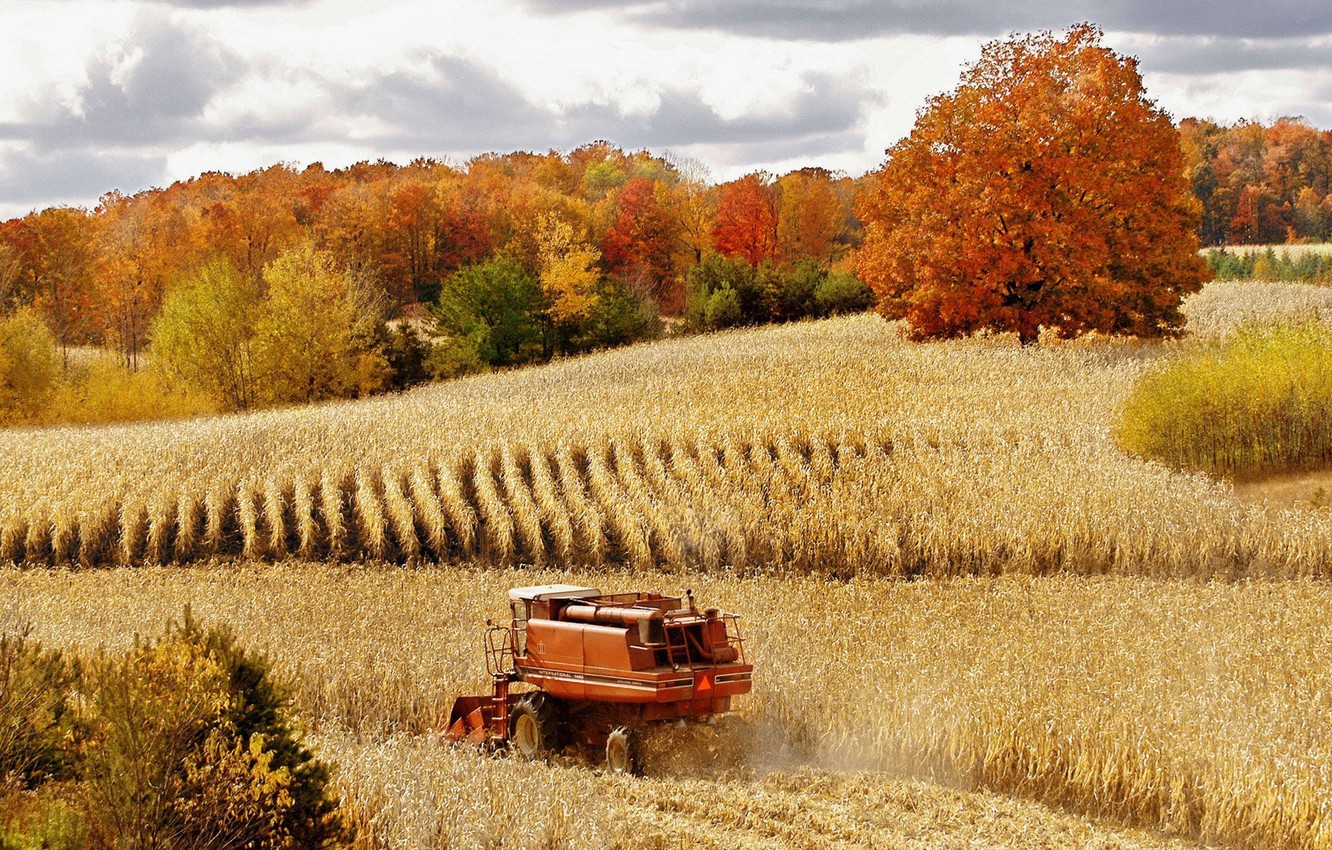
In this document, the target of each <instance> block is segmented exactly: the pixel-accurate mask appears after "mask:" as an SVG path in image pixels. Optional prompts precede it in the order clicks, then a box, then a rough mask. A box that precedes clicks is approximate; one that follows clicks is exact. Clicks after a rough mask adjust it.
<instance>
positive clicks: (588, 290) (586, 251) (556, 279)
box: [537, 213, 601, 324]
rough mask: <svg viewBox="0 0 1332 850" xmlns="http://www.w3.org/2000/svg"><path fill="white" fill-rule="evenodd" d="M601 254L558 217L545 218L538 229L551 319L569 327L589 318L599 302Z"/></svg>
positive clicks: (541, 267)
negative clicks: (570, 323)
mask: <svg viewBox="0 0 1332 850" xmlns="http://www.w3.org/2000/svg"><path fill="white" fill-rule="evenodd" d="M600 260H601V252H600V251H598V250H597V249H596V248H594V247H592V246H591V245H589V244H588V243H587V242H585V241H583V240H582V239H579V238H578V237H577V236H575V234H574V230H573V227H572V226H571V225H570V224H569V223H568V222H567V221H565V220H564V219H562V218H560V217H559V216H557V215H553V214H550V213H547V214H545V215H542V216H541V219H540V221H539V223H538V227H537V264H538V266H539V268H540V272H541V289H542V291H544V292H545V294H546V298H547V299H549V301H550V318H551V320H552V321H554V322H555V323H556V324H567V323H569V322H574V321H577V320H579V319H583V318H585V317H586V316H587V314H588V311H590V310H591V309H592V306H593V304H594V303H595V302H596V292H595V288H596V285H597V281H598V280H600V278H601V271H600V269H598V267H597V266H598V263H599V262H600Z"/></svg>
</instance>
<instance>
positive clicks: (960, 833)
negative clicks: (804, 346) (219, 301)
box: [0, 562, 1332, 848]
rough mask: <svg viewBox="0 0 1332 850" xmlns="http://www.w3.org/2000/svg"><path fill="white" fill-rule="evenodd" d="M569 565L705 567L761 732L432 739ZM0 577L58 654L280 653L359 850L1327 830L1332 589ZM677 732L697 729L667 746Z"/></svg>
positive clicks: (379, 572) (345, 572)
mask: <svg viewBox="0 0 1332 850" xmlns="http://www.w3.org/2000/svg"><path fill="white" fill-rule="evenodd" d="M557 580H569V581H575V582H594V583H596V584H598V585H599V586H601V587H602V588H603V589H608V590H609V589H627V588H631V587H640V586H641V587H653V588H658V589H663V590H677V591H678V590H682V589H683V587H684V585H685V584H686V583H687V584H688V586H690V587H692V589H693V590H694V592H695V593H696V594H697V595H698V596H699V598H700V599H701V600H707V601H708V602H719V603H721V604H722V605H723V606H725V607H728V608H731V609H734V610H737V611H739V612H741V613H742V614H743V615H744V617H745V623H744V625H745V628H746V633H747V635H748V638H749V649H750V652H751V653H752V656H753V659H754V661H755V663H756V664H757V665H758V670H759V671H760V673H761V675H760V676H756V680H755V691H754V693H753V694H752V695H751V696H750V697H748V698H746V700H745V703H746V704H745V706H744V717H743V720H742V722H741V723H739V724H736V725H734V726H731V725H726V726H723V731H722V732H721V733H720V734H721V737H720V739H719V740H717V741H714V742H712V743H713V749H715V750H717V751H719V752H718V758H717V759H716V760H714V759H713V758H711V757H709V758H708V759H706V760H704V759H696V758H695V755H696V754H698V753H709V752H710V750H709V748H708V747H707V746H705V745H703V743H701V741H700V737H699V735H700V733H699V731H698V730H689V729H687V730H684V731H683V732H680V733H676V732H674V730H672V731H671V732H668V733H667V735H666V737H665V740H664V741H658V742H656V743H657V744H658V746H659V747H661V748H662V749H664V750H666V751H667V752H665V754H657V753H654V755H656V756H657V762H656V763H655V767H654V766H650V767H649V773H650V774H656V775H655V776H650V778H648V779H645V780H637V781H636V780H631V779H623V778H618V777H610V776H606V775H603V774H602V773H601V772H600V771H599V770H598V769H597V768H595V767H594V766H592V765H589V764H587V763H584V762H582V761H581V760H578V759H574V758H572V757H571V758H569V759H567V760H565V761H563V762H561V763H559V764H556V765H554V766H542V765H531V764H527V763H522V762H518V761H516V760H510V759H493V758H486V757H484V756H480V755H476V754H473V753H471V752H468V751H457V750H453V749H450V748H448V747H444V746H442V745H441V744H440V743H439V742H438V740H437V738H436V737H434V736H432V735H431V734H430V730H431V729H432V728H434V727H436V726H437V725H438V718H439V715H440V713H441V712H446V711H447V709H448V706H449V704H450V703H451V701H452V699H453V697H454V696H456V695H457V694H459V693H464V692H473V691H479V690H481V689H484V687H485V686H486V684H487V683H486V679H485V674H484V664H483V661H482V654H481V630H482V628H483V623H484V619H485V618H486V617H488V616H499V615H500V614H501V613H502V611H503V599H504V593H505V591H506V590H507V589H508V588H509V587H510V586H513V585H516V584H523V583H528V582H540V581H557ZM0 581H2V582H3V588H4V589H3V598H4V600H5V602H4V609H3V611H4V619H3V621H2V623H0V624H2V625H3V626H4V627H5V628H6V629H12V628H15V627H17V626H18V625H20V624H22V623H32V624H33V626H34V627H35V630H36V636H37V637H39V638H41V639H43V640H45V641H47V642H50V643H53V644H61V645H77V646H82V647H94V646H98V645H106V646H108V647H116V646H121V645H125V644H128V643H129V642H130V641H132V639H133V634H134V633H135V632H136V631H139V632H141V633H145V634H153V633H156V632H157V631H159V630H160V624H161V623H162V622H164V621H165V620H166V619H167V618H169V617H172V616H177V617H178V616H179V615H180V612H181V611H182V610H183V606H184V605H185V604H186V603H189V604H190V605H191V606H192V609H193V611H194V612H195V614H196V615H198V616H200V617H201V618H203V619H204V620H206V621H216V620H223V621H227V622H230V623H232V624H233V625H234V626H235V628H236V630H237V631H238V633H239V634H240V635H241V636H242V637H243V638H244V639H245V640H246V641H247V642H248V643H250V644H251V645H255V646H263V647H266V648H267V649H268V650H269V652H270V653H271V654H272V656H273V657H274V659H275V660H276V661H277V663H278V667H279V669H281V670H283V671H286V672H288V673H289V674H291V675H294V676H295V677H296V678H297V681H298V682H299V688H298V700H297V701H298V704H299V706H300V707H301V709H302V712H303V714H304V717H305V720H306V723H307V725H308V726H309V727H310V728H311V729H312V730H313V731H314V732H315V733H316V740H317V741H319V742H320V745H321V747H322V753H323V755H324V756H325V757H328V758H330V759H332V760H333V761H334V762H336V763H337V764H338V765H339V766H340V767H339V772H338V781H339V784H340V787H342V788H343V790H344V793H346V794H347V795H348V803H349V805H350V808H351V810H352V811H353V812H355V813H356V814H357V817H358V822H359V823H361V824H362V825H363V826H364V827H365V828H366V833H365V837H364V841H365V843H366V846H387V847H445V846H480V845H481V844H483V843H484V839H485V838H486V837H487V836H495V835H506V836H508V838H509V846H534V845H539V844H540V843H541V840H542V836H549V837H551V838H552V839H553V843H554V845H555V846H594V845H599V844H601V842H602V841H603V840H604V841H606V842H608V843H615V842H616V841H618V842H619V843H621V844H622V845H623V846H654V844H655V845H656V846H677V845H676V844H673V843H671V842H672V836H678V835H680V834H681V833H690V834H693V833H694V832H696V831H699V830H706V832H707V836H706V837H707V838H708V839H709V841H710V842H711V844H708V843H706V842H705V845H704V846H718V847H722V846H742V847H748V846H753V847H761V846H802V845H803V846H826V847H833V846H839V843H840V842H846V843H850V844H852V845H860V846H883V847H897V846H921V847H948V846H973V847H974V846H1009V847H1030V846H1046V847H1160V846H1166V845H1167V844H1168V842H1167V841H1166V840H1165V839H1164V838H1161V837H1157V836H1154V835H1153V834H1151V833H1147V832H1141V831H1134V830H1130V829H1128V828H1127V827H1126V826H1115V825H1114V824H1124V825H1136V826H1138V827H1153V828H1155V829H1159V830H1164V831H1167V832H1175V833H1179V834H1182V835H1186V836H1189V835H1191V836H1203V837H1205V838H1207V839H1209V840H1212V841H1219V842H1223V843H1225V844H1228V845H1232V846H1251V847H1311V848H1312V847H1327V846H1330V842H1332V819H1329V805H1330V804H1329V802H1328V801H1329V800H1330V799H1332V773H1329V769H1328V766H1329V765H1332V662H1329V660H1328V658H1327V654H1326V652H1325V651H1324V648H1325V647H1326V646H1327V645H1328V643H1329V640H1332V622H1329V620H1328V618H1327V616H1326V612H1327V611H1328V610H1329V606H1330V605H1332V588H1329V587H1328V586H1327V585H1326V584H1324V583H1322V582H1310V581H1282V582H1251V583H1197V582H1189V581H1184V582H1180V581H1157V580H1152V579H1142V578H1127V577H1106V578H1083V577H1075V576H1061V577H1016V576H1009V577H997V578H957V579H949V580H937V581H924V582H901V581H894V580H885V579H857V580H852V581H846V582H829V581H827V580H824V579H820V578H816V577H787V578H779V577H761V576H754V577H739V576H731V575H726V574H698V573H689V574H677V573H661V572H626V571H614V570H599V571H594V572H577V573H563V572H550V571H537V570H495V569H484V570H474V569H459V568H437V569H430V570H412V569H403V568H383V567H379V568H366V567H345V566H336V565H320V564H310V563H299V562H293V563H286V564H281V565H276V566H266V567H258V568H241V569H237V568H236V567H235V566H234V565H231V564H220V565H212V566H208V567H195V568H188V569H174V568H141V569H128V570H112V571H84V572H67V571H17V570H10V571H8V572H4V573H3V574H0ZM676 735H678V736H679V737H678V738H677V737H674V736H676ZM680 740H683V741H684V742H685V743H686V744H688V745H690V746H689V748H688V749H686V750H685V751H684V753H683V754H682V753H671V752H669V750H671V749H673V748H674V746H675V743H678V742H679V741H680ZM927 780H928V781H927ZM975 789H989V791H990V792H995V791H998V792H1004V793H1007V794H1012V795H1014V796H1015V797H1016V799H1006V798H1002V797H999V796H996V795H995V794H994V793H979V794H978V793H975ZM534 801H535V802H534ZM575 801H577V802H575ZM1034 801H1046V802H1047V803H1049V804H1054V805H1055V806H1056V808H1053V809H1051V808H1045V807H1044V806H1041V805H1037V804H1036V802H1034ZM1072 811H1079V812H1083V813H1087V814H1092V815H1098V816H1101V817H1102V818H1104V819H1103V820H1098V821H1093V820H1087V819H1086V818H1085V817H1081V816H1074V815H1072V814H1069V813H1068V812H1072ZM1038 839H1039V841H1038ZM1034 841H1035V842H1037V843H1033V842H1034Z"/></svg>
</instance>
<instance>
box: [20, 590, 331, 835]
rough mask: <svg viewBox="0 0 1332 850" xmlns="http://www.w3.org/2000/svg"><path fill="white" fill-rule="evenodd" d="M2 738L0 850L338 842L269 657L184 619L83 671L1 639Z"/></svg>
mask: <svg viewBox="0 0 1332 850" xmlns="http://www.w3.org/2000/svg"><path fill="white" fill-rule="evenodd" d="M76 686H77V691H78V694H79V699H78V701H77V703H73V702H72V695H73V694H74V692H75V690H76ZM71 705H77V710H76V709H74V708H71ZM0 724H2V725H0V736H3V737H0V770H3V771H4V772H5V777H6V780H5V783H4V785H3V787H0V848H10V847H14V848H20V847H22V848H29V847H32V848H36V847H43V848H55V847H70V848H75V847H93V848H133V847H164V848H170V847H189V848H216V850H222V848H242V847H253V848H320V847H333V846H337V845H339V844H340V843H341V842H342V840H343V838H344V835H343V832H342V827H341V824H340V822H339V819H338V815H337V802H336V800H334V799H333V798H331V797H330V795H329V794H328V772H327V770H326V768H325V767H324V766H323V765H322V764H321V763H320V762H318V761H317V760H315V759H314V757H313V755H312V754H311V753H310V752H309V750H307V749H306V748H305V747H303V746H302V745H301V743H300V741H299V739H298V737H297V734H296V728H295V725H294V721H293V718H292V713H291V697H290V692H289V690H288V688H287V686H286V685H285V684H283V683H281V682H278V681H277V680H275V679H274V677H273V674H272V672H271V670H270V667H269V663H268V660H267V659H266V657H265V656H263V655H261V654H257V653H253V652H249V651H246V650H244V649H242V648H241V647H240V646H238V645H237V644H236V642H235V640H234V638H233V637H232V634H231V632H230V631H228V630H226V629H204V628H202V627H200V626H199V624H198V623H196V622H195V621H194V620H193V619H192V618H191V617H190V615H189V611H188V609H187V610H186V614H185V619H184V621H183V622H182V623H181V624H179V625H176V624H171V625H169V626H168V628H167V631H166V634H165V635H164V636H163V637H162V638H161V639H159V640H157V641H151V642H143V641H138V640H136V641H135V645H134V647H133V648H132V649H131V650H130V651H129V652H127V653H125V654H123V655H115V656H111V655H106V654H100V655H98V656H97V657H96V658H95V659H94V660H93V661H92V662H91V663H90V664H88V665H87V666H86V669H82V670H81V669H80V668H78V667H71V666H68V665H66V664H65V662H64V661H63V659H62V658H61V657H60V655H59V654H58V653H51V652H43V651H42V650H41V649H40V647H37V646H35V645H33V644H31V643H29V642H27V640H26V636H25V635H22V634H20V635H19V636H17V637H11V638H4V639H0ZM53 779H59V780H61V781H58V782H53V781H50V780H53Z"/></svg>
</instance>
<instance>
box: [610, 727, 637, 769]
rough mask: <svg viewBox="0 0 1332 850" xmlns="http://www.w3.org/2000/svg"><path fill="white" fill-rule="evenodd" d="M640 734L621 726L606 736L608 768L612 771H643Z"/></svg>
mask: <svg viewBox="0 0 1332 850" xmlns="http://www.w3.org/2000/svg"><path fill="white" fill-rule="evenodd" d="M638 743H639V742H638V734H637V733H636V732H634V730H632V729H626V728H624V727H620V728H619V729H616V730H614V731H613V732H611V733H610V734H609V735H607V736H606V768H607V770H609V771H610V772H611V773H628V774H632V775H634V776H638V775H639V774H640V773H642V768H643V764H642V761H643V759H642V755H641V754H640V752H639V747H638Z"/></svg>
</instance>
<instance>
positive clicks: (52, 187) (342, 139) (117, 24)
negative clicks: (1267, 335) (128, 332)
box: [0, 0, 1332, 217]
mask: <svg viewBox="0 0 1332 850" xmlns="http://www.w3.org/2000/svg"><path fill="white" fill-rule="evenodd" d="M1080 20H1089V21H1092V22H1093V23H1096V24H1099V25H1100V26H1101V27H1102V28H1103V29H1104V30H1105V31H1106V42H1107V44H1109V45H1110V46H1111V47H1113V48H1115V49H1117V50H1119V51H1121V52H1123V53H1126V54H1131V55H1135V56H1137V57H1139V59H1140V60H1141V69H1142V71H1143V74H1144V77H1145V79H1146V82H1147V89H1148V93H1149V95H1150V96H1152V97H1153V98H1155V99H1156V100H1157V101H1158V102H1159V103H1160V104H1161V105H1162V106H1163V107H1164V108H1166V109H1167V110H1168V111H1170V112H1171V114H1173V115H1174V116H1176V117H1177V118H1178V117H1184V116H1190V115H1193V116H1201V117H1211V118H1214V119H1217V120H1220V121H1233V120H1236V119H1239V118H1255V119H1260V120H1270V119H1272V118H1274V117H1277V116H1280V115H1304V116H1306V117H1307V118H1308V119H1309V120H1310V121H1312V122H1313V123H1314V124H1316V125H1318V126H1322V127H1332V4H1328V3H1326V2H1324V0H1264V2H1261V3H1260V2H1255V0H1242V2H1240V0H1106V2H1091V0H1004V1H1003V2H999V1H998V0H651V1H650V2H632V1H631V2H624V0H620V2H616V0H460V1H459V2H455V0H376V2H362V1H361V0H0V217H10V216H15V215H22V214H24V213H26V212H27V211H28V210H30V209H32V208H34V207H44V206H50V205H55V204H66V203H67V204H76V205H80V206H90V205H93V204H95V203H96V201H97V198H98V197H99V196H100V195H101V194H102V193H104V192H106V191H108V190H112V189H117V190H120V191H123V192H126V193H133V192H137V191H139V190H142V189H145V188H149V187H151V186H162V185H166V184H168V183H170V182H172V181H173V180H178V179H182V178H186V177H190V176H192V175H195V174H198V173H200V172H202V171H219V170H220V171H234V172H241V171H248V170H250V169H253V168H258V167H261V166H265V165H270V164H272V163H275V162H287V163H293V164H296V165H298V166H304V165H306V164H309V163H311V162H314V161H320V162H323V163H324V164H325V165H326V166H328V167H330V168H332V167H338V166H343V165H347V164H350V163H353V162H356V161H358V160H363V159H371V160H374V159H380V158H384V159H389V160H393V161H397V162H407V161H409V160H411V159H413V158H416V157H418V156H430V157H435V158H439V159H445V160H447V161H450V162H454V163H457V164H461V163H463V162H465V161H466V160H467V158H468V157H470V156H472V155H474V154H477V153H482V152H485V151H501V152H507V151H511V150H519V149H524V150H547V149H550V148H556V149H560V150H567V149H569V148H572V147H577V146H578V145H581V144H584V143H586V142H590V141H594V140H597V139H608V140H610V141H612V142H614V143H616V144H618V145H621V146H623V147H626V148H642V147H646V148H648V149H650V150H653V151H654V152H658V153H662V152H670V153H673V154H676V155H678V156H684V157H691V158H694V159H697V160H699V161H701V162H702V163H703V164H704V165H706V166H707V167H708V168H709V169H710V170H711V173H712V176H713V177H714V179H719V180H720V179H729V178H731V177H735V176H739V175H741V174H744V173H746V172H749V171H752V170H754V169H759V168H764V169H768V170H770V171H774V172H782V171H785V170H789V169H790V168H796V167H800V166H804V165H822V166H825V167H828V168H833V169H841V170H844V171H846V172H848V173H851V174H860V173H863V172H864V171H867V170H870V169H872V168H874V167H875V166H876V165H877V164H878V163H879V162H880V161H881V160H882V158H883V151H884V149H885V148H887V147H889V146H891V145H892V144H893V143H894V142H896V141H897V140H898V139H899V138H901V137H902V136H904V135H905V134H906V133H907V132H908V131H909V130H910V128H911V123H912V121H913V119H914V116H915V112H916V110H917V109H918V108H919V107H920V106H921V104H923V103H924V101H925V100H926V98H927V97H929V96H930V95H932V94H936V93H939V92H942V91H946V90H948V89H951V88H952V87H953V86H954V85H955V84H956V82H957V78H958V75H959V73H960V71H961V69H962V67H963V65H964V64H966V63H967V62H970V61H973V60H975V59H976V58H977V57H978V56H979V53H980V46H981V45H982V44H983V43H984V42H986V41H988V40H991V39H994V38H998V37H1002V36H1004V35H1007V34H1008V33H1011V32H1015V31H1016V32H1027V31H1033V30H1039V29H1063V28H1064V27H1066V26H1068V25H1069V24H1072V23H1075V22H1077V21H1080Z"/></svg>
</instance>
